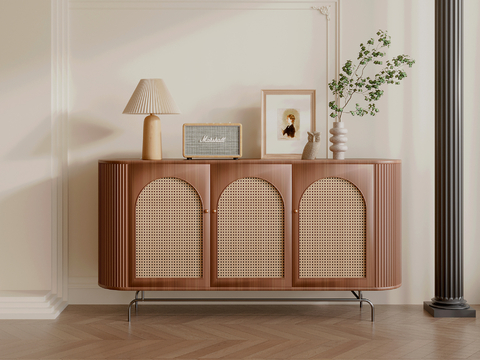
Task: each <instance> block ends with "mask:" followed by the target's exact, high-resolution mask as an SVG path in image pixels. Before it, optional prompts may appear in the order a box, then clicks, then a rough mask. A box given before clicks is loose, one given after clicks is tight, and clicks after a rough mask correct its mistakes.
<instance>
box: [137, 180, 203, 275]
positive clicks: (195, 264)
mask: <svg viewBox="0 0 480 360" xmlns="http://www.w3.org/2000/svg"><path fill="white" fill-rule="evenodd" d="M203 226H204V224H203V206H202V201H201V199H200V196H199V195H198V193H197V191H196V190H195V189H194V187H193V186H192V185H190V184H189V183H187V182H186V181H184V180H181V179H178V178H174V177H164V178H160V179H156V180H154V181H152V182H150V183H149V184H148V185H147V186H145V187H144V188H143V190H142V191H141V192H140V195H139V196H138V199H137V204H136V207H135V277H136V278H145V279H148V278H201V277H202V276H203Z"/></svg>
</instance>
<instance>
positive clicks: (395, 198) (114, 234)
mask: <svg viewBox="0 0 480 360" xmlns="http://www.w3.org/2000/svg"><path fill="white" fill-rule="evenodd" d="M98 179H99V242H98V243H99V264H98V265H99V273H98V283H99V285H100V286H101V287H103V288H107V289H115V290H137V291H147V290H357V291H364V290H387V289H394V288H397V287H399V286H400V285H401V162H400V161H399V160H379V159H372V160H370V159H358V160H354V159H349V160H256V159H255V160H248V159H244V160H183V159H182V160H159V161H154V160H100V161H99V165H98Z"/></svg>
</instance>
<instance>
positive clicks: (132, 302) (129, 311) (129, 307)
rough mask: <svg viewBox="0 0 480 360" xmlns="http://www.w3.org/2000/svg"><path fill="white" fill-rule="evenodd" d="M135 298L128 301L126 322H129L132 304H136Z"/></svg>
mask: <svg viewBox="0 0 480 360" xmlns="http://www.w3.org/2000/svg"><path fill="white" fill-rule="evenodd" d="M137 301H138V300H137V299H133V300H132V301H130V304H129V305H128V322H130V318H131V313H132V305H133V304H135V306H136V305H137Z"/></svg>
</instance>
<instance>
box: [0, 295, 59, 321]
mask: <svg viewBox="0 0 480 360" xmlns="http://www.w3.org/2000/svg"><path fill="white" fill-rule="evenodd" d="M66 307H67V302H66V301H64V300H63V299H62V298H61V297H58V296H56V295H55V294H52V292H51V291H1V292H0V319H56V318H57V316H58V315H60V313H61V312H62V311H63V310H64V309H65V308H66Z"/></svg>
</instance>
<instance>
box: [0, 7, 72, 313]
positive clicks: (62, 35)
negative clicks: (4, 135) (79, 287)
mask: <svg viewBox="0 0 480 360" xmlns="http://www.w3.org/2000/svg"><path fill="white" fill-rule="evenodd" d="M50 6H51V8H50V9H51V123H50V125H51V143H50V145H51V147H50V149H51V153H50V155H51V162H50V164H51V208H50V211H51V219H52V220H51V285H50V287H51V288H50V290H44V291H43V290H42V291H30V290H25V291H0V319H54V318H56V317H57V316H58V315H59V314H60V313H61V312H62V311H63V309H65V307H66V306H67V304H68V302H67V298H68V213H67V211H68V198H67V194H68V147H67V142H66V139H67V121H68V83H67V79H68V76H67V70H68V46H67V45H68V0H51V4H50Z"/></svg>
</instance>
